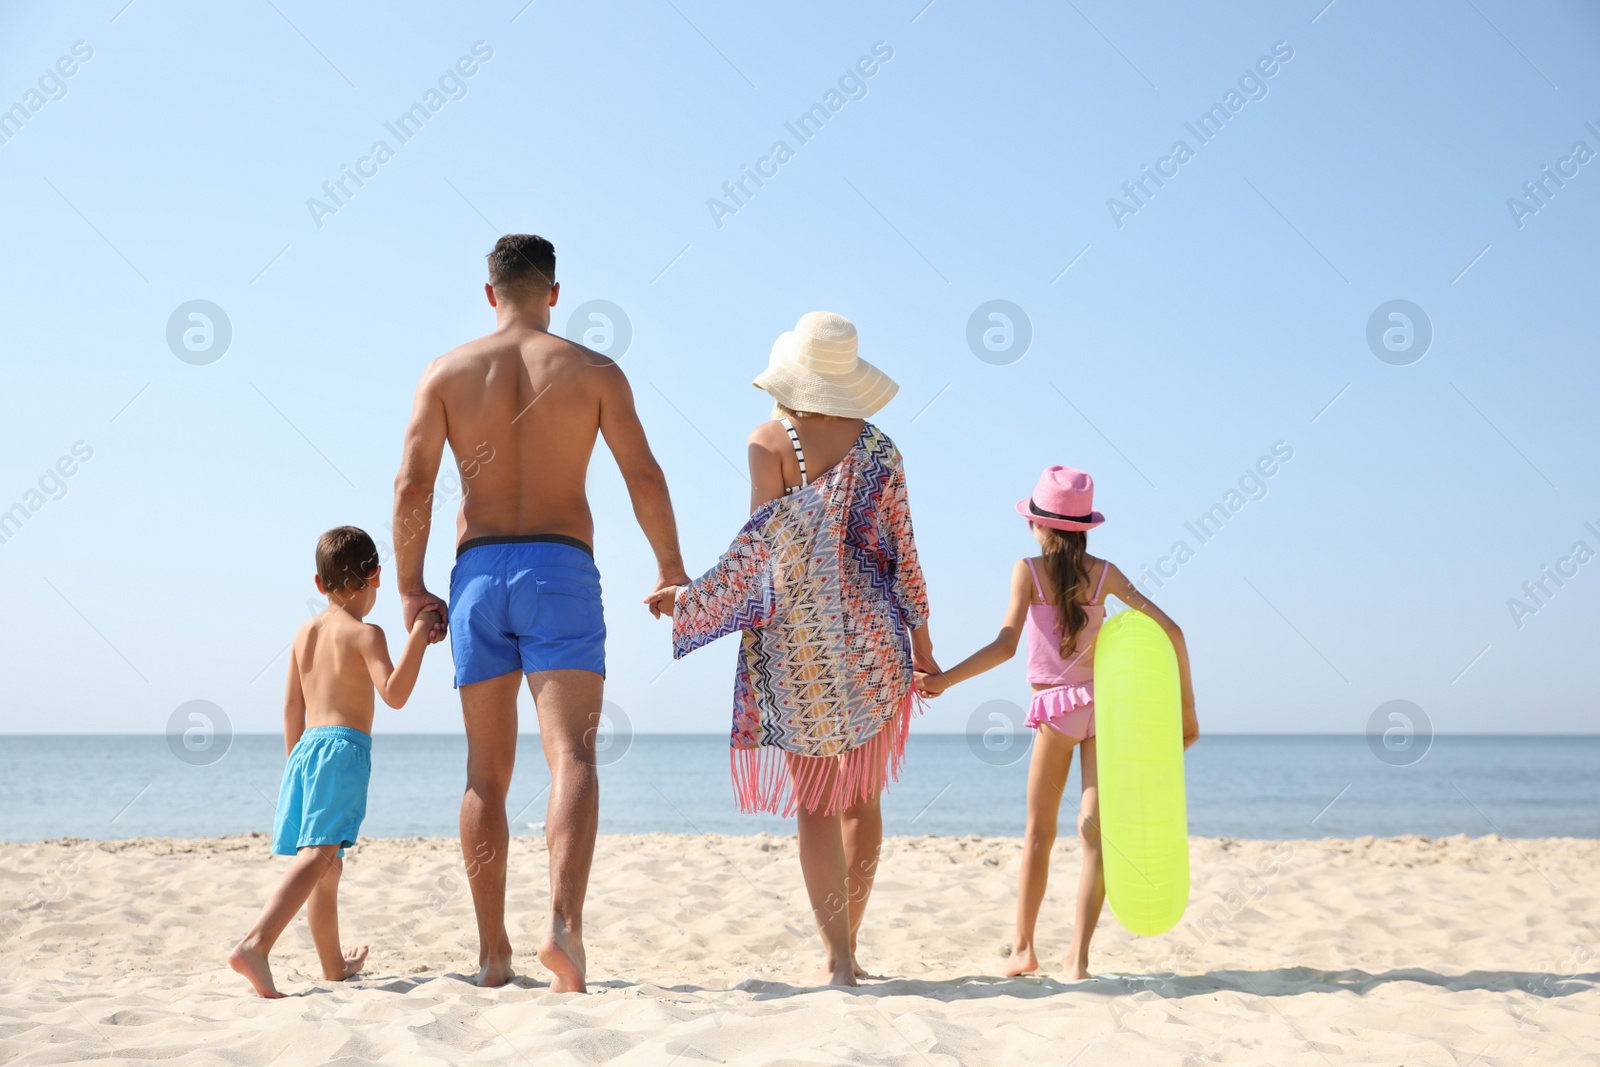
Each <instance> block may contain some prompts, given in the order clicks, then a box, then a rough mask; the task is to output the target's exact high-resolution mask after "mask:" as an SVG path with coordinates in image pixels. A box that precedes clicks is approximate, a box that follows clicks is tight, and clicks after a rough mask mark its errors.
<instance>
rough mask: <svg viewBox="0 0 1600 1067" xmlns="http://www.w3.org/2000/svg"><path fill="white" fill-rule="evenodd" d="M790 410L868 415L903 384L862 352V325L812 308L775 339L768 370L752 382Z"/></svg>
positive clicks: (866, 416)
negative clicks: (859, 331)
mask: <svg viewBox="0 0 1600 1067" xmlns="http://www.w3.org/2000/svg"><path fill="white" fill-rule="evenodd" d="M751 384H753V385H754V386H755V387H756V388H757V389H764V390H766V392H767V394H768V395H769V396H771V397H772V399H773V400H776V401H777V402H778V403H779V404H780V405H782V406H783V407H785V408H788V409H789V410H790V411H802V412H812V413H815V414H817V415H834V416H837V417H839V418H847V419H865V418H870V417H871V416H872V415H874V414H876V413H877V412H878V410H879V409H881V408H882V407H883V405H885V404H887V403H888V402H889V401H890V400H892V399H894V394H895V393H897V392H899V391H900V387H899V386H898V385H896V384H895V383H894V379H892V378H890V377H889V376H888V375H887V374H885V373H883V371H881V370H879V369H878V368H877V367H874V366H873V365H872V364H871V363H868V362H867V361H866V360H864V359H862V358H861V357H860V356H859V355H857V354H856V328H855V325H854V324H853V323H851V321H850V320H849V319H847V318H845V317H844V316H843V315H835V314H834V313H833V312H831V311H812V312H808V313H807V314H805V315H802V316H800V321H799V322H797V323H795V325H794V329H792V330H789V331H787V332H785V333H783V334H781V335H780V336H779V337H778V339H777V340H776V341H774V342H773V344H772V355H771V357H770V358H769V359H768V361H767V369H766V370H764V371H762V372H761V373H760V374H758V375H756V378H755V381H754V382H752V383H751Z"/></svg>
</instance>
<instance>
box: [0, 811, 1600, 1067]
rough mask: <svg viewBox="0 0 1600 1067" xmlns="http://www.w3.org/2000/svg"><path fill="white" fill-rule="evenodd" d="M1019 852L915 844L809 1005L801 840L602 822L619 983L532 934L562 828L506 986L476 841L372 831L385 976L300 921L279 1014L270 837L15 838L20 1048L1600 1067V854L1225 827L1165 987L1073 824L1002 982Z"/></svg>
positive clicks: (8, 912)
mask: <svg viewBox="0 0 1600 1067" xmlns="http://www.w3.org/2000/svg"><path fill="white" fill-rule="evenodd" d="M1019 851H1020V843H1019V842H1018V841H1016V840H1015V839H980V838H964V839H951V838H902V839H897V840H893V841H891V842H890V843H889V845H888V853H887V855H886V858H885V861H884V864H883V868H882V874H881V876H880V879H879V883H878V890H877V894H876V895H875V896H874V898H873V901H872V907H871V909H870V911H869V914H868V917H867V927H866V932H865V935H864V937H863V946H862V952H861V957H862V962H863V963H864V964H865V965H866V966H868V967H869V968H871V969H872V970H873V971H874V972H875V973H878V974H884V975H887V976H889V977H887V978H884V979H881V980H875V981H870V982H868V983H867V984H866V985H865V986H864V987H863V988H862V989H860V990H856V991H834V990H826V991H811V990H806V989H802V988H799V987H797V986H796V985H795V984H792V983H794V982H795V981H796V980H797V979H798V978H799V977H800V976H802V975H804V974H805V973H806V972H807V971H809V970H810V969H811V967H813V966H814V965H815V964H816V963H817V962H818V951H817V942H816V938H815V935H814V933H813V931H812V929H811V927H810V919H809V916H808V914H807V912H806V910H805V904H804V899H805V898H804V894H803V891H802V889H801V883H800V873H799V868H798V864H797V860H796V858H795V852H794V845H793V840H792V839H785V838H772V837H715V836H712V837H689V836H669V835H650V836H642V837H607V838H602V839H601V842H600V848H599V857H598V860H597V862H596V865H595V876H594V881H593V884H592V889H591V893H590V903H589V908H590V910H589V916H588V929H587V935H588V944H589V960H590V975H589V978H590V984H591V988H592V990H593V992H592V993H591V994H589V995H587V996H571V995H569V996H562V995H556V994H552V993H550V992H548V991H547V990H546V988H545V986H544V984H545V982H546V980H547V976H546V975H545V974H544V973H543V972H542V971H541V970H540V968H539V967H538V965H537V964H536V963H535V962H534V961H533V959H532V952H531V950H532V948H533V947H534V943H535V938H536V935H537V932H538V930H539V929H540V927H541V926H542V923H543V920H544V909H545V905H546V901H547V892H546V873H545V859H546V857H545V852H544V846H543V843H542V842H540V841H537V840H533V839H519V840H518V841H517V842H516V843H515V844H514V846H513V855H512V863H513V869H512V877H511V883H512V890H511V894H510V897H511V899H510V917H511V918H510V922H511V931H512V939H513V943H514V944H515V945H516V947H517V948H518V949H519V950H520V951H521V952H522V954H523V955H522V959H521V963H522V969H523V970H524V971H525V972H526V976H525V977H523V978H521V979H519V981H518V984H517V985H516V986H515V987H508V988H505V989H500V990H488V991H480V990H477V989H474V988H472V987H471V986H469V985H467V984H466V982H465V981H463V979H462V972H463V971H464V970H471V969H473V965H474V964H475V960H476V953H475V941H474V938H473V936H472V933H471V931H472V910H471V904H470V902H469V900H468V897H467V893H466V886H465V880H464V877H463V874H462V870H461V863H460V858H459V853H458V852H457V850H456V846H455V843H454V842H452V841H447V840H438V839H428V840H411V841H390V840H370V841H366V842H363V843H362V844H361V845H360V846H359V847H358V848H357V849H355V850H353V851H352V853H351V855H350V857H349V859H348V860H347V867H346V873H345V880H344V890H343V900H342V902H341V911H342V922H343V927H344V934H345V939H346V941H347V942H355V941H361V942H368V943H370V944H371V945H372V957H371V960H370V973H369V974H368V975H367V976H365V977H364V978H362V979H360V980H356V981H352V982H348V983H342V984H340V983H329V982H325V981H322V980H321V979H319V978H317V977H316V971H315V968H316V960H315V956H314V955H313V953H312V949H311V942H310V937H309V935H308V933H307V932H306V928H305V922H304V919H299V920H296V922H295V924H294V925H292V926H291V927H290V929H289V931H288V933H286V934H285V936H284V938H283V940H282V941H281V942H280V943H279V945H278V949H277V952H276V953H275V958H274V965H275V972H276V974H277V978H278V983H279V986H280V988H282V989H284V990H285V991H287V992H291V993H295V994H300V995H298V996H293V997H291V998H290V999H287V1000H281V1001H275V1002H266V1001H261V1000H258V999H256V998H255V997H253V996H251V995H250V994H249V989H248V987H247V986H246V983H245V982H244V980H243V979H242V978H240V977H238V976H237V975H235V974H233V973H232V972H231V971H229V970H228V969H227V968H226V967H225V966H224V964H223V955H224V953H225V952H226V951H227V949H228V948H229V947H230V946H231V945H232V943H233V942H234V941H235V940H236V939H237V938H238V937H239V936H240V935H241V934H242V933H243V932H244V931H245V929H246V928H247V927H248V926H249V924H250V923H251V921H252V920H253V919H254V917H255V914H256V911H257V909H258V908H259V907H260V904H261V901H262V898H263V895H264V894H265V892H266V890H267V888H268V887H269V885H270V884H271V883H272V881H273V880H274V879H275V878H276V877H277V875H278V873H279V872H280V871H281V870H282V867H281V864H282V863H284V862H286V861H283V860H275V859H273V858H271V857H270V856H269V855H268V854H267V853H268V846H267V842H266V840H265V838H263V837H261V836H259V835H258V836H255V837H242V838H223V839H209V840H200V841H170V840H143V841H130V842H111V843H107V842H65V843H47V844H28V845H17V844H4V845H0V1063H18V1064H38V1063H79V1062H85V1061H97V1062H99V1061H109V1062H113V1063H124V1062H128V1063H131V1062H139V1063H147V1062H148V1061H150V1060H163V1061H169V1062H177V1063H216V1064H230V1065H238V1064H260V1065H265V1064H269V1063H270V1064H274V1065H294V1064H323V1063H350V1064H356V1063H374V1062H380V1063H393V1064H433V1063H438V1064H468V1063H507V1064H510V1063H534V1064H597V1063H608V1064H615V1065H617V1067H630V1065H653V1067H664V1065H668V1064H676V1065H678V1067H691V1065H694V1064H705V1063H730V1064H785V1065H795V1064H841V1063H850V1064H895V1065H902V1064H903V1065H908V1067H930V1065H931V1067H946V1065H950V1064H1008V1065H1012V1064H1021V1065H1035V1064H1037V1065H1044V1064H1061V1065H1065V1064H1075V1065H1080V1067H1094V1065H1097V1064H1111V1065H1115V1067H1142V1065H1144V1064H1168V1063H1171V1064H1203V1063H1251V1064H1273V1065H1275V1067H1289V1065H1298V1064H1307V1065H1326V1064H1346V1063H1351V1064H1369V1063H1370V1064H1449V1065H1452V1067H1467V1065H1468V1064H1473V1065H1476V1067H1494V1065H1501V1064H1535V1063H1537V1064H1571V1063H1596V1064H1600V989H1597V988H1596V982H1597V979H1600V973H1597V972H1600V937H1597V934H1596V918H1597V915H1596V908H1595V894H1596V888H1597V886H1600V842H1596V841H1587V840H1584V841H1576V840H1542V841H1509V840H1502V839H1499V838H1481V839H1468V838H1461V837H1458V838H1450V839H1446V840H1435V841H1429V840H1427V839H1425V838H1399V839H1387V840H1377V841H1374V840H1372V839H1370V838H1369V839H1365V840H1360V841H1332V840H1329V841H1294V842H1261V841H1230V840H1213V839H1195V840H1194V842H1193V845H1192V855H1193V867H1194V872H1195V873H1194V891H1193V894H1192V896H1191V900H1190V908H1189V913H1188V916H1187V917H1186V918H1185V919H1184V921H1183V923H1182V924H1180V926H1179V927H1178V928H1177V929H1176V930H1175V931H1173V932H1172V933H1170V934H1168V935H1166V936H1163V937H1160V938H1154V939H1135V938H1133V937H1131V936H1129V935H1128V934H1126V933H1125V932H1123V931H1122V930H1121V928H1120V927H1118V926H1117V924H1116V921H1115V919H1114V918H1113V917H1112V916H1111V914H1110V912H1109V910H1108V911H1107V913H1106V915H1105V917H1104V919H1102V922H1101V933H1100V936H1099V937H1098V938H1097V940H1096V942H1095V954H1094V958H1093V963H1094V966H1095V967H1096V969H1097V970H1099V971H1101V972H1102V973H1104V974H1123V975H1135V976H1137V975H1145V976H1148V977H1143V978H1140V977H1121V978H1116V977H1112V978H1105V977H1103V978H1100V979H1097V980H1094V981H1091V982H1086V983H1080V984H1076V985H1068V984H1064V983H1062V982H1060V981H1059V980H1058V978H1057V976H1059V975H1060V974H1061V973H1062V972H1061V968H1060V954H1061V952H1062V951H1063V950H1065V948H1066V946H1067V942H1068V937H1069V934H1070V930H1069V927H1068V924H1069V922H1070V918H1071V910H1072V894H1073V891H1074V889H1075V887H1076V883H1077V873H1078V862H1077V849H1076V843H1075V842H1064V843H1063V844H1062V845H1061V846H1060V848H1059V851H1058V855H1057V858H1056V865H1055V872H1054V873H1055V881H1054V883H1053V886H1052V890H1051V894H1050V897H1049V899H1048V900H1047V901H1046V903H1045V909H1044V914H1043V917H1042V919H1041V924H1040V933H1041V950H1042V953H1043V954H1044V958H1045V963H1046V972H1045V976H1044V977H1035V978H1024V979H1009V980H1008V979H1002V978H999V977H997V975H998V973H999V971H1000V970H1001V969H1002V967H1003V966H1004V953H1005V951H1006V946H1007V945H1008V944H1009V940H1010V930H1011V915H1012V907H1013V904H1014V900H1015V897H1014V894H1015V891H1016V866H1017V860H1018V856H1019ZM1172 972H1176V976H1172ZM1163 973H1165V974H1167V975H1168V976H1167V977H1160V975H1161V974H1163Z"/></svg>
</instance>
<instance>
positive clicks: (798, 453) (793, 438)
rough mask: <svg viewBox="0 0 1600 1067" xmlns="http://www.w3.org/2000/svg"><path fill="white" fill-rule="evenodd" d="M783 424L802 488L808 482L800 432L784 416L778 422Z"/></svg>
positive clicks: (804, 451) (804, 452)
mask: <svg viewBox="0 0 1600 1067" xmlns="http://www.w3.org/2000/svg"><path fill="white" fill-rule="evenodd" d="M778 421H779V422H781V423H783V428H784V430H786V431H787V432H788V434H789V443H790V444H791V445H793V446H794V458H795V460H796V462H798V463H799V464H800V485H801V486H802V487H804V486H805V485H807V484H808V482H809V480H808V479H807V478H806V450H805V449H803V448H801V447H800V431H799V430H796V429H795V428H794V423H792V422H790V421H789V417H788V416H787V415H785V416H784V417H783V418H781V419H779V420H778Z"/></svg>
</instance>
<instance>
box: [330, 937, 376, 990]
mask: <svg viewBox="0 0 1600 1067" xmlns="http://www.w3.org/2000/svg"><path fill="white" fill-rule="evenodd" d="M366 965H367V946H366V945H357V946H356V947H355V948H353V949H351V950H350V951H349V952H346V953H345V954H344V973H343V974H341V975H338V976H337V977H335V976H333V975H326V974H325V975H323V977H324V978H327V979H330V980H331V981H335V982H338V981H342V980H344V979H346V978H354V977H355V976H356V975H358V974H360V973H361V968H363V967H365V966H366Z"/></svg>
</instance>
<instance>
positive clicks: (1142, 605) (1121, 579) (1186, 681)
mask: <svg viewBox="0 0 1600 1067" xmlns="http://www.w3.org/2000/svg"><path fill="white" fill-rule="evenodd" d="M1106 567H1107V568H1109V572H1108V573H1107V574H1106V584H1105V589H1106V593H1107V594H1108V595H1110V596H1114V597H1116V598H1117V599H1118V600H1120V601H1122V602H1123V603H1124V604H1126V605H1128V607H1130V608H1133V609H1134V610H1136V611H1142V612H1144V613H1145V614H1146V615H1148V616H1150V617H1151V618H1152V619H1154V620H1155V621H1156V625H1157V626H1160V627H1161V629H1162V630H1163V631H1165V632H1166V635H1167V638H1168V640H1170V641H1171V642H1172V650H1173V651H1174V652H1176V653H1177V654H1178V682H1179V685H1180V686H1181V687H1182V691H1183V747H1184V748H1188V747H1189V746H1190V745H1192V744H1194V743H1195V741H1196V740H1198V739H1199V737H1200V720H1199V719H1197V718H1195V714H1194V685H1193V683H1192V682H1191V681H1190V677H1189V646H1188V645H1186V644H1185V643H1184V640H1183V631H1182V630H1181V629H1179V628H1178V624H1177V623H1175V622H1173V621H1172V617H1171V616H1170V615H1168V614H1167V613H1166V612H1164V611H1162V610H1161V609H1160V608H1158V607H1156V604H1155V601H1153V600H1151V599H1150V598H1149V597H1147V596H1145V595H1144V594H1143V593H1141V592H1139V588H1138V586H1136V585H1134V584H1133V583H1132V582H1130V581H1128V579H1127V578H1126V577H1125V576H1124V575H1123V573H1122V572H1121V571H1120V570H1118V569H1117V568H1116V567H1115V566H1114V565H1113V564H1112V563H1111V561H1110V560H1107V561H1106Z"/></svg>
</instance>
